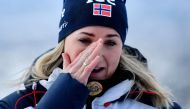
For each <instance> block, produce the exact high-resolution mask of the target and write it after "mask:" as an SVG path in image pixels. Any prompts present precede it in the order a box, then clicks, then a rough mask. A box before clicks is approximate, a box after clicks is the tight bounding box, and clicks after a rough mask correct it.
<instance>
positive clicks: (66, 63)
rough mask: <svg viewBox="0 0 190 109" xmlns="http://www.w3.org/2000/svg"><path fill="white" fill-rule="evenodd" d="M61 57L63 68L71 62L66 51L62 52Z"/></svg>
mask: <svg viewBox="0 0 190 109" xmlns="http://www.w3.org/2000/svg"><path fill="white" fill-rule="evenodd" d="M62 57H63V69H65V68H66V67H67V66H68V65H69V64H70V63H71V60H70V58H69V55H68V54H67V53H62Z"/></svg>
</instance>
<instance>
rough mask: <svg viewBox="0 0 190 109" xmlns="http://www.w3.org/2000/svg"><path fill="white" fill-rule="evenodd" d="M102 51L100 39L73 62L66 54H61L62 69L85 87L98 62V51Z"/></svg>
mask: <svg viewBox="0 0 190 109" xmlns="http://www.w3.org/2000/svg"><path fill="white" fill-rule="evenodd" d="M101 49H102V39H99V40H98V41H97V42H94V43H92V44H91V45H90V46H88V47H87V48H86V49H85V50H84V51H82V52H81V53H80V54H79V55H78V56H77V57H76V58H75V59H74V60H73V62H71V61H70V57H69V55H68V54H67V53H63V54H62V56H63V59H64V61H63V69H64V70H66V71H68V72H69V73H70V74H71V76H72V77H73V78H74V79H76V80H78V81H79V82H81V83H82V84H84V85H86V84H87V82H88V78H89V76H90V74H91V72H92V71H93V69H94V68H95V67H96V65H97V64H98V62H99V60H100V50H101Z"/></svg>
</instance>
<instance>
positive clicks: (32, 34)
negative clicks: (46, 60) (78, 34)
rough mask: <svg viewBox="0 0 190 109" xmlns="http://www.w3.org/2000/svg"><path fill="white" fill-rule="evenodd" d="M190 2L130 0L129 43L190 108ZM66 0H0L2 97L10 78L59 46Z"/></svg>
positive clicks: (185, 108) (178, 99)
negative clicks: (189, 44) (59, 26)
mask: <svg viewBox="0 0 190 109" xmlns="http://www.w3.org/2000/svg"><path fill="white" fill-rule="evenodd" d="M189 4H190V1H188V0H158V1H152V0H127V4H126V6H127V12H128V22H129V31H128V35H127V40H126V44H128V45H131V46H133V47H136V48H138V49H139V50H140V51H141V52H142V54H143V55H144V56H145V57H146V58H147V59H148V63H149V67H150V69H151V70H152V71H153V72H154V73H155V75H156V77H157V79H158V80H159V81H160V83H161V84H162V85H164V86H165V87H168V88H169V89H171V91H172V92H173V93H174V95H175V97H176V100H177V101H178V102H179V103H180V104H181V105H182V107H183V108H184V109H189V108H190V104H189V103H190V94H189V92H190V79H189V78H190V74H189V71H190V47H189V46H188V43H189V42H190V29H189V28H190V6H189ZM61 10H62V0H0V81H1V83H0V98H3V97H4V96H6V95H7V94H9V93H11V92H13V91H14V90H15V89H13V88H10V87H7V84H6V82H7V81H11V80H14V79H15V78H18V77H19V76H20V75H22V71H23V69H25V68H26V67H28V66H30V65H31V63H32V62H33V60H34V59H35V58H36V57H37V56H39V55H40V54H42V53H43V52H45V51H46V50H48V49H50V48H53V47H54V46H55V45H56V44H57V38H58V32H59V28H58V24H59V20H60V17H61Z"/></svg>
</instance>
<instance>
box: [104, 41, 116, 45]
mask: <svg viewBox="0 0 190 109" xmlns="http://www.w3.org/2000/svg"><path fill="white" fill-rule="evenodd" d="M104 44H105V45H106V46H115V45H116V42H115V41H114V40H107V41H105V43H104Z"/></svg>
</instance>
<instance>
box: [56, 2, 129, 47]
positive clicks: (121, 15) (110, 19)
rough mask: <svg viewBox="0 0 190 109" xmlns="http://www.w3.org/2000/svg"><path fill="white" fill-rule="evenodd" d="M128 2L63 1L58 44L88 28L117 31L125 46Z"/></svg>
mask: <svg viewBox="0 0 190 109" xmlns="http://www.w3.org/2000/svg"><path fill="white" fill-rule="evenodd" d="M125 2H126V0H63V10H62V14H61V20H60V24H59V27H60V32H59V39H58V42H60V41H62V40H63V39H65V38H66V37H67V36H68V35H69V34H71V33H72V32H74V31H75V30H78V29H80V28H83V27H86V26H104V27H109V28H112V29H114V30H116V31H117V32H118V33H119V34H120V36H121V40H122V42H123V44H124V42H125V38H126V33H127V29H128V23H127V12H126V7H125Z"/></svg>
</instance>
